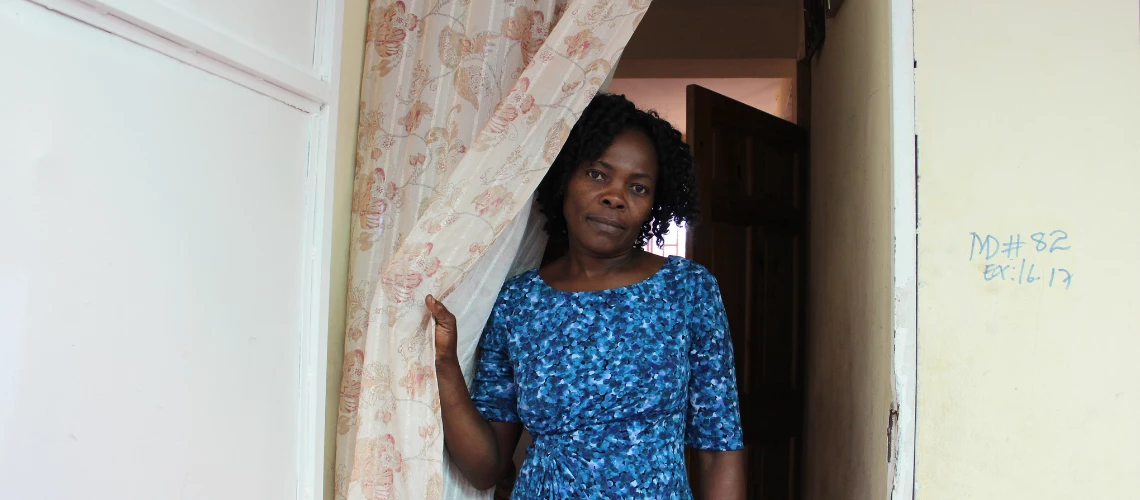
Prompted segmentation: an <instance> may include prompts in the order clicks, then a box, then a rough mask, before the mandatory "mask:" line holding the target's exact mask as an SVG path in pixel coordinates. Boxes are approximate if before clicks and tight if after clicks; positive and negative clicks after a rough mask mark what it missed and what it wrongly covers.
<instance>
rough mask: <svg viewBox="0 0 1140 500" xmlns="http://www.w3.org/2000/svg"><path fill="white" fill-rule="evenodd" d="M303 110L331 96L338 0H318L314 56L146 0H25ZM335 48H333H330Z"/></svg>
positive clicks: (313, 108) (340, 7)
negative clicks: (299, 59) (298, 57)
mask: <svg viewBox="0 0 1140 500" xmlns="http://www.w3.org/2000/svg"><path fill="white" fill-rule="evenodd" d="M28 1H30V2H33V3H36V4H39V5H41V6H43V7H45V8H47V9H50V10H53V11H55V12H58V13H60V14H63V15H65V16H67V17H70V18H72V19H75V20H77V21H80V22H83V23H85V24H89V25H91V26H94V27H96V28H98V29H100V30H103V31H106V32H107V33H110V34H112V35H115V36H119V37H122V38H125V39H127V40H130V41H132V42H134V43H137V44H139V45H142V46H144V47H147V48H149V49H152V50H155V51H157V52H160V53H162V54H165V55H167V56H169V57H172V58H174V59H177V60H179V61H181V62H183V63H186V64H189V65H190V66H193V67H196V68H199V69H201V70H203V71H206V72H208V73H210V74H213V75H215V76H218V77H220V78H224V79H226V80H229V81H231V82H234V83H236V84H238V85H241V86H243V87H246V88H248V89H250V90H253V91H255V92H258V93H260V94H263V95H266V96H268V97H271V98H273V99H276V100H278V101H281V102H283V103H285V104H288V105H290V106H293V107H295V108H297V109H300V110H302V111H305V112H308V113H314V112H316V111H318V110H319V109H320V107H321V106H322V105H324V104H328V103H330V102H332V99H333V93H334V89H335V88H336V86H335V84H334V83H335V82H334V81H333V80H334V78H333V75H335V74H336V73H335V72H333V71H332V66H333V64H332V62H333V54H334V53H335V52H339V47H340V44H339V37H340V33H339V31H340V30H339V27H338V25H339V23H340V20H339V18H340V16H339V14H340V13H341V12H343V3H344V0H318V8H317V15H316V20H317V29H316V36H315V37H314V40H313V47H314V54H315V57H314V61H313V64H312V65H311V66H309V67H298V66H296V65H295V64H293V63H290V62H288V61H286V60H285V59H284V58H282V57H281V56H279V55H278V54H275V53H274V52H273V51H270V50H268V49H265V48H263V47H259V46H257V45H255V44H252V43H249V42H247V41H245V40H242V39H241V38H239V37H237V36H234V35H231V34H229V33H226V32H224V31H223V30H221V29H219V28H217V27H215V26H213V25H212V24H210V23H207V22H204V21H202V20H199V19H197V18H195V17H193V16H190V15H188V14H185V13H182V12H180V11H178V10H176V9H173V8H171V7H169V6H166V5H163V4H161V3H158V2H154V1H151V0H28ZM334 51H335V52H334Z"/></svg>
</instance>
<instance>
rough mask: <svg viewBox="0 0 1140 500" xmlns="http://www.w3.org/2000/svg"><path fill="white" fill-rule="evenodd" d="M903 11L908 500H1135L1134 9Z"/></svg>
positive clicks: (1112, 2)
mask: <svg viewBox="0 0 1140 500" xmlns="http://www.w3.org/2000/svg"><path fill="white" fill-rule="evenodd" d="M858 4H859V2H858V1H856V2H848V5H845V6H844V7H845V8H846V7H848V6H851V7H854V6H856V5H858ZM914 4H915V30H914V33H915V58H916V60H917V62H918V67H917V70H916V87H915V88H916V92H917V99H916V109H917V119H918V121H917V129H918V137H919V140H918V168H919V196H918V200H919V212H918V214H919V258H918V263H919V279H920V286H919V312H918V319H919V343H918V347H919V360H918V363H919V376H918V384H919V385H918V437H917V446H918V448H917V459H916V461H917V485H918V489H917V491H918V498H919V499H921V500H938V499H962V498H984V499H990V498H993V499H999V498H1000V499H1032V500H1045V499H1074V498H1089V499H1118V498H1119V499H1123V498H1140V431H1138V430H1137V429H1138V428H1140V396H1138V389H1140V368H1138V367H1140V363H1138V362H1137V356H1138V354H1140V335H1138V334H1140V289H1138V288H1137V286H1138V284H1140V267H1138V266H1137V265H1136V262H1137V261H1136V259H1137V258H1138V257H1140V224H1138V223H1137V218H1138V217H1140V197H1138V196H1137V187H1140V27H1138V25H1140V13H1138V12H1137V2H1136V1H1135V0H1096V1H1079V0H1068V1H1063V0H1047V1H1030V0H1005V1H1001V2H994V1H991V0H984V1H983V0H955V1H953V2H948V1H944V0H915V2H914ZM828 38H829V39H828V43H829V44H830V42H831V41H832V40H831V39H830V33H829V34H828ZM1056 230H1061V231H1066V232H1067V234H1068V239H1067V240H1064V241H1062V242H1061V243H1060V245H1059V246H1067V247H1069V249H1068V250H1058V251H1055V252H1052V253H1050V252H1049V248H1051V247H1052V246H1053V241H1054V238H1052V237H1049V236H1048V233H1050V232H1052V231H1056ZM972 232H977V233H978V234H980V235H982V237H983V238H984V237H985V235H991V234H992V235H994V236H995V238H996V239H997V240H998V241H999V242H1001V243H1002V244H1005V243H1008V241H1009V239H1010V237H1011V236H1012V237H1013V238H1014V241H1015V242H1016V238H1017V236H1018V235H1020V237H1021V240H1022V241H1024V242H1027V244H1026V245H1025V246H1023V247H1021V248H1020V255H1013V258H1008V257H1007V256H1006V254H1003V253H999V254H998V255H996V256H994V258H993V259H991V260H987V259H986V258H985V257H984V256H981V257H979V256H977V255H975V256H974V258H973V260H970V257H969V256H970V255H971V242H972V237H971V233H972ZM1035 232H1045V233H1047V234H1046V236H1045V241H1046V246H1047V248H1046V250H1045V251H1043V252H1038V251H1037V244H1036V243H1034V242H1032V241H1031V235H1032V234H1033V233H1035ZM1057 235H1058V236H1061V235H1062V234H1061V233H1058V234H1057ZM1022 258H1024V259H1025V261H1024V264H1023V261H1022ZM987 265H1001V266H1006V265H1008V266H1013V267H1010V268H1008V269H1006V271H1005V276H1004V277H1005V279H1004V280H1003V279H1001V276H1000V274H999V275H998V277H997V278H996V279H994V280H991V281H986V279H985V277H984V276H983V273H984V272H985V268H986V266H987ZM1029 266H1033V276H1034V277H1035V278H1040V280H1035V281H1034V282H1033V283H1026V280H1027V278H1026V277H1027V276H1028V275H1029V269H1028V268H1029ZM1057 268H1064V269H1066V270H1068V271H1069V272H1071V273H1072V276H1073V278H1072V281H1071V286H1069V287H1068V289H1066V287H1065V286H1064V285H1063V284H1061V282H1060V280H1061V278H1062V276H1063V273H1060V272H1058V273H1057V276H1055V277H1054V284H1053V286H1052V287H1049V280H1050V277H1051V275H1053V274H1054V271H1053V269H1057ZM991 269H992V268H991Z"/></svg>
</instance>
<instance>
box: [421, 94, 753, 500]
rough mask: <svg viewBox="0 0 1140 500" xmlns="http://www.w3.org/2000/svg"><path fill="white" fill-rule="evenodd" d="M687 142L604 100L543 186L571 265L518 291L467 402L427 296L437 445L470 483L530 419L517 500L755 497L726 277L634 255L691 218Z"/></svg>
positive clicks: (487, 339)
mask: <svg viewBox="0 0 1140 500" xmlns="http://www.w3.org/2000/svg"><path fill="white" fill-rule="evenodd" d="M695 184H696V181H695V178H694V174H693V161H692V156H691V154H690V153H689V148H688V146H687V145H686V144H685V143H684V142H683V141H682V139H681V134H680V132H678V131H677V130H676V129H674V128H673V127H672V126H670V125H669V123H668V122H666V121H665V120H662V119H661V118H659V117H658V116H657V115H656V114H655V113H652V112H644V111H640V110H638V109H637V108H636V107H635V106H634V105H633V103H631V102H629V101H628V100H626V99H625V97H623V96H614V95H603V94H600V95H598V96H597V97H595V98H594V100H593V101H592V102H591V103H590V105H589V106H588V107H587V108H586V110H585V112H584V113H583V114H582V117H581V119H580V120H579V121H578V123H577V124H576V125H575V126H574V129H573V130H572V131H571V133H570V136H569V138H568V139H567V141H566V145H565V146H564V147H563V149H562V151H561V153H560V154H559V156H558V158H557V159H556V160H555V161H554V164H553V165H552V166H551V168H550V172H549V173H548V174H547V176H546V178H545V179H543V181H542V183H541V184H540V185H539V187H538V201H539V203H540V205H541V208H542V211H543V213H544V214H545V215H546V217H547V225H546V231H547V232H548V233H549V234H550V235H551V236H552V237H562V238H564V239H565V240H566V241H567V242H568V250H567V252H566V254H565V255H564V256H562V257H560V258H559V259H557V260H556V261H554V262H551V263H550V264H547V265H546V266H544V267H542V268H541V269H539V270H532V271H529V272H526V273H523V274H521V275H519V276H517V277H514V278H512V279H510V280H508V281H507V283H506V284H505V285H504V286H503V289H502V291H501V292H500V294H499V298H498V300H497V301H496V303H495V306H494V309H493V311H492V313H491V317H490V319H489V320H488V321H487V324H486V326H485V328H484V331H483V337H482V339H481V341H480V350H481V353H482V354H481V358H480V360H479V364H478V368H477V372H476V376H475V381H474V384H473V386H472V389H471V392H470V393H468V390H467V386H466V384H465V383H464V379H463V374H462V373H461V371H460V368H459V361H458V358H457V356H456V334H455V332H456V327H455V317H454V316H453V315H452V314H451V313H449V312H448V311H447V309H446V308H445V307H444V306H443V304H441V303H439V302H438V301H436V300H435V299H434V298H433V297H430V296H429V297H428V298H427V305H428V309H429V310H430V311H431V313H432V315H433V316H434V317H435V320H436V330H435V335H436V340H435V342H436V368H437V373H438V383H439V394H440V404H441V406H442V413H443V428H444V442H445V446H446V447H447V450H448V452H449V453H450V455H451V458H452V460H453V462H454V463H455V464H456V465H457V466H458V467H459V470H461V471H462V472H463V474H464V476H466V477H467V479H468V480H469V481H471V483H472V484H473V485H475V486H476V487H478V488H481V489H485V488H489V487H491V486H493V485H494V484H495V483H496V481H498V480H499V478H500V477H502V476H503V474H504V473H505V471H506V470H508V468H509V466H510V461H511V458H512V454H513V452H514V449H515V447H516V445H517V443H518V440H519V435H520V433H521V432H522V429H523V426H524V425H525V426H526V428H527V430H529V431H530V432H531V434H532V435H533V436H534V443H533V444H532V445H531V447H530V448H529V449H528V450H527V459H526V463H525V465H524V466H523V468H522V470H521V471H520V473H519V476H518V478H517V480H516V482H515V486H514V498H519V499H537V498H544V499H546V498H550V499H569V498H678V499H684V498H691V497H692V494H691V491H690V488H689V484H688V480H687V475H686V468H685V460H684V447H685V446H686V445H687V446H690V447H692V448H694V449H695V456H696V466H697V467H698V468H699V471H698V473H699V475H700V477H701V480H700V481H699V485H700V488H701V490H702V491H701V492H700V495H699V496H700V497H701V498H707V499H729V498H732V499H740V498H744V479H743V478H744V455H743V452H741V451H739V450H741V449H742V448H743V441H742V433H741V428H740V415H739V403H738V397H737V393H736V376H735V373H734V371H733V353H732V343H731V340H730V337H729V332H728V324H727V320H726V318H725V314H724V305H723V303H722V302H721V297H720V290H719V288H718V287H717V284H716V281H715V279H714V278H713V277H712V275H711V274H710V273H709V272H708V271H707V270H705V269H704V268H703V267H701V266H699V265H697V264H695V263H693V262H691V261H688V260H685V259H681V258H676V257H672V258H669V259H665V258H663V257H659V256H656V255H653V254H650V253H648V252H645V251H642V250H641V247H642V246H643V245H644V244H645V242H646V241H650V240H656V241H657V242H661V241H662V236H663V235H664V234H665V233H666V231H668V227H669V222H670V221H671V220H672V221H677V222H691V221H692V220H693V219H694V218H695V216H696V215H697V199H696V189H695V187H696V186H695Z"/></svg>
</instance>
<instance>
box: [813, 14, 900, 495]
mask: <svg viewBox="0 0 1140 500" xmlns="http://www.w3.org/2000/svg"><path fill="white" fill-rule="evenodd" d="M887 8H888V0H855V1H848V2H846V3H844V5H843V8H842V9H841V10H840V11H839V15H838V17H836V18H835V19H833V20H831V21H830V22H829V23H828V26H827V41H826V42H825V45H824V47H823V51H822V53H821V54H820V56H819V59H818V60H817V61H816V62H814V63H813V64H812V74H811V106H810V107H811V110H810V130H811V170H812V175H811V207H810V225H811V229H810V243H809V245H810V253H811V257H810V260H809V274H810V285H809V287H808V290H809V294H810V297H809V304H808V307H809V308H810V311H809V315H808V317H809V325H808V328H809V338H808V345H807V349H808V351H807V355H808V363H807V370H808V371H807V401H806V412H807V417H806V421H807V422H806V425H807V428H806V430H805V433H806V435H805V439H806V441H805V448H804V460H805V463H804V468H805V469H804V471H805V481H804V487H805V490H804V494H805V495H804V498H805V499H806V500H847V499H859V500H864V499H867V500H879V499H884V498H887V476H888V472H887V421H888V415H889V411H890V404H891V397H892V393H891V301H892V284H891V182H892V176H891V162H890V152H891V148H890V144H891V142H890V120H889V117H890V115H889V113H890V102H889V99H890V88H889V76H890V75H889V66H888V62H889V56H890V55H889V38H888V27H889V13H888V10H887ZM801 122H802V121H801Z"/></svg>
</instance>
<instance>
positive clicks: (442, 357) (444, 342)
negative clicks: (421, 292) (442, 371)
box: [425, 295, 459, 365]
mask: <svg viewBox="0 0 1140 500" xmlns="http://www.w3.org/2000/svg"><path fill="white" fill-rule="evenodd" d="M425 302H427V308H428V311H430V312H431V316H432V318H434V319H435V363H436V364H437V365H438V364H439V363H440V362H449V363H450V362H455V363H458V362H459V354H458V353H457V344H458V340H457V339H458V338H459V333H458V330H457V329H456V327H455V315H454V314H451V311H448V310H447V307H444V305H443V302H440V301H438V300H436V299H435V297H434V296H432V295H428V296H427V299H425Z"/></svg>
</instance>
